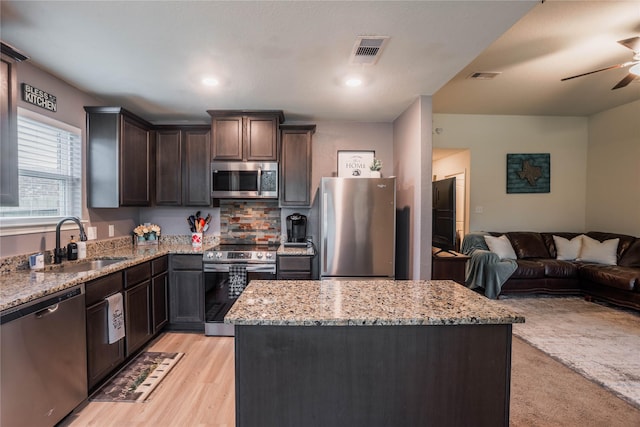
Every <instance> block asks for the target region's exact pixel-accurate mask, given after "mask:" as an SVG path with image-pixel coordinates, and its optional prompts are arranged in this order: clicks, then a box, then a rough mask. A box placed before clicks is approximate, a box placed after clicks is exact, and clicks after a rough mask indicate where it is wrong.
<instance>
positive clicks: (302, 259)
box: [276, 255, 313, 280]
mask: <svg viewBox="0 0 640 427" xmlns="http://www.w3.org/2000/svg"><path fill="white" fill-rule="evenodd" d="M276 259H277V263H278V264H277V272H278V274H277V278H278V280H311V279H312V278H313V276H312V265H311V263H312V260H313V256H312V255H278V256H277V258H276Z"/></svg>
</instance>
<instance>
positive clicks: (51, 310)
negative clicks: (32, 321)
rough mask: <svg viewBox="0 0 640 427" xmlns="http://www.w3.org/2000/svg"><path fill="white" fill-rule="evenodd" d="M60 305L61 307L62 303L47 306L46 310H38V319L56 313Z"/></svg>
mask: <svg viewBox="0 0 640 427" xmlns="http://www.w3.org/2000/svg"><path fill="white" fill-rule="evenodd" d="M58 307H60V304H53V305H50V306H49V307H47V308H45V309H44V310H40V311H38V312H37V313H36V319H42V318H43V317H45V316H48V315H49V314H53V313H55V312H56V311H57V310H58Z"/></svg>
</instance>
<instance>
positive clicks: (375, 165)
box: [369, 159, 382, 178]
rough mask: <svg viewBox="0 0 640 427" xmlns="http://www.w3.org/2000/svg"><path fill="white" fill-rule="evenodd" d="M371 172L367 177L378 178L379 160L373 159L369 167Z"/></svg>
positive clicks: (380, 164)
mask: <svg viewBox="0 0 640 427" xmlns="http://www.w3.org/2000/svg"><path fill="white" fill-rule="evenodd" d="M369 169H370V170H371V172H370V173H369V176H370V177H371V178H380V176H381V175H380V170H381V169H382V161H381V160H380V159H373V163H371V166H369Z"/></svg>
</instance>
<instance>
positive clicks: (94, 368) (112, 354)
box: [86, 300, 124, 389]
mask: <svg viewBox="0 0 640 427" xmlns="http://www.w3.org/2000/svg"><path fill="white" fill-rule="evenodd" d="M107 311H108V304H107V301H105V300H102V301H100V302H98V303H96V304H94V305H92V306H90V307H87V320H86V321H87V378H88V386H89V389H91V388H93V387H94V386H95V385H96V384H98V383H99V382H100V381H101V380H102V379H104V378H105V377H106V376H107V375H108V374H109V373H110V372H111V371H112V370H113V369H115V368H116V367H117V366H118V365H119V364H120V363H122V362H123V361H124V339H121V340H119V341H117V342H115V343H113V344H109V329H108V325H107V321H108V320H107V319H108V317H107Z"/></svg>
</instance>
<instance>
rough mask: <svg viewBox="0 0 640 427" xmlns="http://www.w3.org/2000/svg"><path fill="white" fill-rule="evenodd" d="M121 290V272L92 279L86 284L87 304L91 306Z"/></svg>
mask: <svg viewBox="0 0 640 427" xmlns="http://www.w3.org/2000/svg"><path fill="white" fill-rule="evenodd" d="M120 291H122V273H121V272H118V273H113V274H110V275H108V276H105V277H101V278H99V279H96V280H92V281H90V282H87V284H86V285H85V305H86V306H87V307H89V306H91V305H93V304H95V303H97V302H99V301H102V300H104V299H105V298H106V297H108V296H109V295H113V294H115V293H116V292H120Z"/></svg>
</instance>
